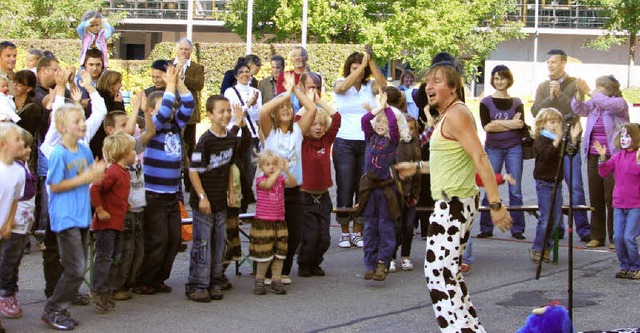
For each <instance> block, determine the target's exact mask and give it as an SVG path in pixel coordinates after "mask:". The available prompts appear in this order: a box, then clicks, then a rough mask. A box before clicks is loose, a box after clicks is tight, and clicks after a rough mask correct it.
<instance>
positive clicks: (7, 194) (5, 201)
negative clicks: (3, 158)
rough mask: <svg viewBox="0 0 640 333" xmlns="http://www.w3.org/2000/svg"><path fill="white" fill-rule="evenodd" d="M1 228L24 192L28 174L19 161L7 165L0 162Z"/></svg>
mask: <svg viewBox="0 0 640 333" xmlns="http://www.w3.org/2000/svg"><path fill="white" fill-rule="evenodd" d="M0 179H2V182H1V183H0V207H2V208H0V228H2V226H4V224H5V223H6V222H7V219H8V218H9V211H10V210H11V206H12V205H13V203H14V202H15V201H17V200H19V199H20V198H21V197H22V195H23V194H24V185H25V181H26V175H25V173H24V169H23V168H22V167H21V166H20V165H19V164H17V163H15V162H14V163H12V164H11V165H6V164H4V163H2V162H0Z"/></svg>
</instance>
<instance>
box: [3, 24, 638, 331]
mask: <svg viewBox="0 0 640 333" xmlns="http://www.w3.org/2000/svg"><path fill="white" fill-rule="evenodd" d="M112 33H113V28H112V27H111V26H110V25H108V23H107V22H106V21H104V19H103V18H102V16H101V14H100V13H98V12H88V13H87V14H86V15H85V18H84V19H83V20H82V23H81V24H80V25H79V26H78V34H79V35H80V37H81V39H82V45H83V48H82V53H81V57H80V59H81V61H80V63H83V61H82V60H83V59H84V57H85V55H86V53H87V51H89V50H93V49H98V50H101V51H103V53H102V54H103V55H104V59H103V63H104V65H105V66H106V65H107V57H106V54H107V53H106V52H104V51H106V40H107V39H108V38H109V36H110V35H111V34H112ZM365 53H367V52H365ZM37 57H43V54H42V52H30V53H29V56H28V60H29V62H28V65H27V66H28V67H29V68H32V67H35V68H40V67H42V66H44V65H43V60H40V62H39V63H38V62H36V63H34V62H33V61H36V60H34V59H35V58H37ZM369 57H370V55H365V56H364V57H363V61H368V59H369ZM43 59H44V62H46V63H47V65H48V64H49V63H50V61H51V60H50V59H51V58H49V57H47V56H44V58H43ZM183 65H184V64H183V63H180V62H178V63H177V64H176V65H175V66H173V65H168V64H167V66H166V68H162V69H163V70H165V71H166V74H165V75H164V80H165V81H166V88H165V90H164V91H155V92H152V93H150V94H149V95H148V96H147V95H146V94H145V93H139V94H137V95H136V97H135V98H134V99H133V101H132V112H131V113H130V114H127V113H126V112H125V111H124V110H116V111H111V112H107V106H106V105H105V100H104V96H102V95H101V94H100V92H98V91H97V90H96V88H95V87H94V85H93V83H92V78H91V76H90V75H89V73H88V72H87V71H85V70H82V69H81V70H80V71H78V72H77V73H76V71H75V70H74V69H72V68H68V69H59V70H57V71H56V73H55V75H54V79H55V89H52V90H51V92H50V94H49V96H48V97H46V98H45V99H44V100H43V101H42V103H43V107H45V108H46V107H49V106H50V108H51V116H50V117H51V120H50V122H44V123H49V125H48V129H47V130H46V131H42V134H43V135H42V136H41V137H36V138H34V137H33V135H31V134H30V133H29V132H27V131H26V130H24V129H22V128H20V127H18V126H17V125H15V124H14V123H17V122H18V121H20V119H21V118H20V116H19V115H18V113H17V112H16V107H15V103H14V101H13V99H12V97H11V96H10V89H9V87H10V84H11V80H9V79H8V78H7V77H5V76H2V75H0V162H1V163H0V178H2V179H3V180H5V179H6V180H9V181H3V182H2V183H1V184H0V207H2V208H0V242H1V244H0V245H1V246H0V248H1V249H2V253H1V256H0V310H1V312H2V314H3V315H4V316H6V317H9V318H17V317H20V316H21V315H22V308H21V307H20V305H19V303H18V301H17V299H16V292H17V291H18V286H17V281H18V268H19V266H20V262H21V260H22V257H23V254H24V248H25V244H27V243H29V238H28V237H29V236H28V235H29V233H30V232H31V230H32V226H33V225H34V223H36V222H37V220H38V219H37V217H38V216H37V215H36V205H35V202H36V194H37V193H38V192H40V195H41V196H43V198H44V199H43V200H44V203H45V205H44V206H43V207H42V208H41V209H43V210H45V211H46V213H45V215H48V224H47V226H46V228H45V229H46V232H45V233H46V237H47V239H48V242H47V244H46V245H47V247H48V248H49V250H51V249H55V252H56V253H54V257H55V255H59V257H55V258H54V259H50V260H49V262H55V263H54V264H53V266H55V265H58V266H60V267H59V268H58V269H57V272H58V273H57V274H58V275H59V278H54V279H52V280H53V283H51V284H50V283H49V280H50V279H49V278H48V279H47V291H46V294H47V297H48V299H47V302H46V304H45V306H44V313H43V315H42V317H41V318H42V320H43V321H44V322H45V323H47V324H49V325H50V326H51V327H53V328H56V329H60V330H72V329H74V328H75V327H77V326H78V325H79V323H78V321H77V320H76V319H74V318H72V316H71V313H70V312H69V307H70V305H71V304H72V303H78V302H80V303H82V297H79V292H78V289H79V287H80V285H81V283H82V282H83V281H84V280H85V275H86V268H87V260H88V251H87V247H88V243H89V239H90V236H89V234H90V231H91V232H92V233H93V235H94V236H95V256H94V258H93V261H94V262H93V275H92V276H93V280H92V281H91V287H90V292H89V296H90V298H91V300H92V302H93V303H94V305H95V308H96V309H97V310H98V311H100V312H108V311H110V310H112V309H114V308H115V304H116V303H115V301H120V300H126V299H129V298H131V297H132V295H131V292H134V293H138V294H144V295H150V294H155V293H157V292H171V291H172V288H171V287H170V286H168V285H166V284H165V281H166V280H167V279H168V278H169V276H170V273H171V269H172V267H173V262H174V259H175V256H176V255H177V253H178V248H179V246H180V243H181V214H180V205H181V204H182V202H183V201H185V200H184V194H183V183H182V182H183V178H182V171H183V169H186V170H188V173H187V174H188V178H189V180H190V184H191V189H190V195H189V198H188V202H187V203H188V204H189V206H190V207H191V210H192V212H193V242H192V244H191V249H190V251H191V252H190V265H189V274H188V280H187V282H186V285H185V294H186V297H187V298H188V299H189V300H192V301H195V302H209V301H211V300H221V299H223V291H224V290H228V289H230V288H231V283H230V282H229V280H228V279H227V277H226V276H225V271H226V269H227V267H228V266H229V263H230V262H231V261H233V260H237V259H239V258H240V257H241V256H242V252H241V248H240V240H239V230H238V228H239V214H240V211H241V201H242V199H243V193H247V192H246V190H247V189H246V188H243V187H244V185H243V181H242V174H243V173H244V172H245V170H247V169H251V167H252V165H249V166H248V165H247V163H249V164H255V165H257V167H258V168H259V170H260V171H261V173H260V174H259V175H258V176H257V178H255V194H256V195H255V197H256V208H255V218H254V219H253V221H252V223H251V230H250V245H249V255H250V257H251V259H252V260H253V261H254V262H255V263H256V266H255V284H254V288H253V293H254V294H256V295H265V294H266V293H267V291H268V290H270V291H271V292H273V293H275V294H279V295H283V294H286V293H287V291H286V289H285V287H284V286H285V285H287V284H290V283H291V278H290V277H289V275H290V274H291V267H292V264H293V262H294V256H295V255H296V254H297V256H298V257H297V263H298V275H299V276H300V277H310V276H324V275H325V271H324V269H323V268H322V267H321V264H322V263H323V261H324V255H325V253H326V252H327V250H328V249H329V246H330V243H331V237H330V221H331V213H332V208H333V205H332V202H331V197H330V194H329V189H330V188H331V187H332V186H333V180H332V175H331V150H332V145H333V143H334V141H335V140H336V136H337V134H338V131H339V129H340V127H341V122H342V116H341V114H340V112H338V111H339V110H336V109H335V108H334V107H333V106H331V105H330V104H329V103H328V102H327V101H326V100H323V99H322V98H321V96H320V91H319V90H318V87H317V86H312V87H311V88H307V87H306V83H305V82H307V79H309V80H311V81H313V78H314V77H317V75H316V74H314V73H305V74H302V75H301V76H300V78H299V80H300V83H297V82H295V81H294V80H295V78H294V76H293V75H292V74H285V75H284V77H283V87H284V89H285V92H284V93H282V94H280V95H277V96H275V98H274V99H272V100H271V101H269V102H266V103H265V104H264V105H263V104H262V103H259V102H257V101H255V100H252V101H251V103H249V105H245V104H244V103H235V102H234V101H230V99H228V98H227V97H225V96H222V95H213V96H210V97H209V98H208V99H207V101H206V105H205V109H206V115H207V118H208V120H209V121H210V123H211V126H210V128H209V129H208V130H207V131H205V132H204V133H203V134H202V136H201V137H200V138H199V140H198V141H197V144H196V145H195V147H193V153H192V154H191V155H190V156H188V158H185V157H186V153H185V152H184V151H183V150H186V149H185V146H184V142H183V138H182V132H183V130H184V128H185V125H186V124H187V122H188V121H189V119H190V117H191V115H192V113H193V112H198V111H197V110H194V108H195V103H194V97H193V96H192V94H191V93H190V91H189V90H188V89H187V87H186V86H185V84H184V82H183V80H182V79H181V68H182V66H183ZM237 68H238V69H239V70H240V71H242V70H244V72H242V73H240V74H243V75H245V76H246V77H243V80H244V81H247V77H248V74H247V73H248V71H247V69H248V68H249V65H248V64H245V63H239V64H238V66H237ZM362 71H364V70H363V69H360V70H359V71H358V70H357V69H356V70H355V73H356V74H357V73H361V72H362ZM245 72H246V73H245ZM240 74H239V75H240ZM74 77H77V79H76V80H74V79H73V78H74ZM74 81H75V82H76V83H77V84H78V86H79V87H76V86H75V84H74ZM244 81H243V82H244ZM67 86H69V87H70V90H67V89H66V87H67ZM80 88H81V89H82V90H84V91H83V92H81V91H80ZM83 93H86V96H89V100H90V106H91V112H90V114H88V117H87V116H85V110H84V108H83V105H82V95H83ZM238 95H239V94H238ZM65 96H70V97H72V100H73V101H74V103H68V102H67V101H66V99H65ZM258 96H259V95H258V94H254V99H255V98H257V97H258ZM238 97H239V98H240V100H241V102H242V98H241V97H240V96H238ZM256 104H258V105H259V107H258V110H257V111H258V112H257V118H258V123H259V124H258V125H259V127H258V131H257V132H256V129H255V128H254V124H255V120H256V119H255V118H256V115H255V114H253V116H250V115H249V113H248V111H249V109H251V108H253V106H254V105H256ZM260 105H261V106H260ZM362 107H363V108H365V109H366V110H367V112H366V113H364V115H363V116H362V117H361V118H360V126H361V130H362V132H363V133H364V137H365V143H366V146H365V147H366V150H365V159H364V170H365V173H364V175H363V177H362V178H361V179H360V182H359V194H360V195H359V201H358V204H357V205H356V207H357V210H358V211H359V212H360V213H361V214H362V215H363V216H364V218H365V223H364V233H363V235H362V238H361V239H362V240H363V248H364V249H363V253H364V264H365V273H364V275H363V277H364V279H365V280H374V281H384V280H385V279H386V278H387V274H388V273H389V272H395V271H397V270H398V269H399V268H402V269H403V270H412V269H413V263H412V262H411V260H410V256H411V245H412V241H413V235H414V228H415V225H416V210H417V206H418V201H419V199H420V197H421V192H428V189H425V188H423V186H422V185H423V184H424V183H423V181H422V180H421V177H420V175H419V174H418V175H414V176H411V177H402V178H401V177H398V174H397V172H396V169H395V168H394V167H393V164H395V163H397V162H411V163H414V162H415V163H418V164H417V165H418V166H419V167H425V166H424V165H423V163H422V162H419V161H420V160H421V159H422V158H421V142H422V143H424V141H428V138H429V135H430V134H431V133H432V132H433V127H430V126H426V128H425V129H424V131H422V133H421V130H420V128H421V124H420V123H419V122H418V120H417V119H415V118H414V117H412V116H410V115H408V114H407V112H406V108H407V105H406V97H405V95H404V93H403V92H401V91H400V90H398V89H397V88H395V87H393V86H385V87H383V88H382V89H381V90H380V92H379V93H378V94H377V98H376V101H375V105H371V106H369V105H362ZM251 110H253V109H251ZM253 111H256V110H253ZM253 111H252V112H253ZM140 112H142V113H143V115H142V118H144V121H143V122H142V121H141V122H140V124H138V123H139V121H138V120H139V118H140V117H139V116H140V114H139V113H140ZM253 113H255V112H253ZM425 113H426V114H427V116H428V115H429V111H428V107H427V109H426V112H425ZM562 123H563V118H562V115H561V114H560V113H559V112H558V111H557V110H555V109H553V108H545V109H542V110H541V111H540V112H539V113H538V115H537V117H536V124H535V133H534V137H535V138H536V141H535V151H536V161H535V168H534V171H533V178H534V179H535V181H536V192H537V195H538V206H539V207H540V219H539V222H538V226H537V229H536V237H535V240H534V242H533V246H532V248H531V250H530V259H531V260H532V261H534V262H539V261H541V260H542V261H545V262H548V261H549V250H548V249H549V247H550V243H548V244H546V249H547V250H545V251H543V248H545V246H544V245H543V239H544V237H545V230H546V229H547V228H546V225H547V224H548V223H551V224H552V225H553V226H554V227H556V226H557V225H559V224H560V223H561V219H562V211H561V206H562V188H561V186H558V187H557V188H556V193H553V188H554V182H556V181H558V178H557V175H556V170H557V166H558V164H559V163H560V159H561V156H560V152H559V149H560V145H561V140H562V139H563V133H562V127H561V125H562ZM579 124H580V123H579V122H576V123H575V125H574V126H573V127H571V129H570V130H569V134H570V138H571V140H570V141H571V142H567V143H566V144H567V145H572V144H573V145H575V144H576V142H577V140H578V137H579V135H580V134H581V132H582V129H581V127H580V125H579ZM258 125H256V126H258ZM100 129H103V130H104V132H105V134H106V138H105V139H104V142H103V143H102V149H101V151H102V155H103V157H104V160H99V159H94V154H93V153H92V152H91V149H90V148H89V143H90V142H91V141H92V139H93V138H94V136H95V135H96V133H97V132H98V131H99V130H100ZM45 133H46V135H44V134H45ZM437 134H438V135H440V133H437ZM254 138H259V140H260V142H261V147H262V152H260V154H259V155H258V156H257V160H255V159H252V158H249V159H247V158H246V156H247V155H249V156H253V154H254V152H253V151H251V148H250V147H252V140H253V139H254ZM34 140H37V141H36V142H37V144H35V146H37V147H39V151H40V153H41V154H40V155H41V156H40V159H42V160H41V161H45V162H48V163H46V166H45V167H43V168H42V169H41V168H39V170H38V171H40V172H39V173H36V172H35V170H30V168H29V159H30V158H31V156H34V154H32V152H31V148H32V147H34ZM612 140H613V145H615V147H616V148H617V149H618V150H619V151H617V152H616V153H614V154H610V152H608V151H607V146H603V145H600V143H599V142H596V143H595V149H596V151H597V154H598V155H599V160H598V171H599V173H600V175H601V176H602V177H606V176H607V175H609V174H611V173H615V174H616V177H615V187H614V192H613V207H614V208H615V212H614V240H615V245H616V251H617V253H618V258H619V260H620V271H619V272H618V273H617V274H616V277H618V278H630V279H640V256H639V255H638V245H637V241H636V237H637V236H638V235H640V196H639V195H637V194H638V191H637V187H638V186H637V184H638V183H639V182H640V151H639V150H638V148H639V146H640V129H638V127H637V126H636V125H635V124H624V125H623V126H622V127H621V128H620V131H619V133H618V134H617V136H616V137H615V138H613V139H612ZM418 171H419V170H418ZM423 173H424V172H423ZM39 174H40V175H41V178H40V180H41V181H42V182H41V183H40V186H39V185H38V177H37V176H38V175H39ZM44 175H46V177H44ZM560 176H561V175H560ZM507 179H508V177H507ZM551 197H555V201H554V202H551V201H550V200H549V198H551ZM343 237H344V235H343ZM358 237H361V236H359V235H358ZM343 240H344V239H343ZM549 242H550V241H549ZM399 249H401V252H400V257H399V260H397V258H398V257H397V254H398V250H399ZM460 264H461V265H462V266H461V267H462V268H461V270H462V271H465V269H464V265H467V269H468V263H465V261H464V258H461V262H460ZM45 271H47V269H45ZM49 272H51V271H49ZM51 274H52V273H45V275H46V276H47V275H49V276H51ZM54 275H55V274H54ZM80 296H81V295H80Z"/></svg>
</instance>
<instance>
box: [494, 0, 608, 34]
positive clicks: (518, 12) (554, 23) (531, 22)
mask: <svg viewBox="0 0 640 333" xmlns="http://www.w3.org/2000/svg"><path fill="white" fill-rule="evenodd" d="M538 2H539V4H538V27H539V28H557V29H602V28H603V27H604V23H605V22H606V20H607V19H608V17H605V16H604V13H603V10H602V8H597V7H590V6H587V5H584V4H580V3H579V1H567V0H565V1H558V0H553V1H551V0H539V1H538ZM535 15H536V5H535V2H534V1H533V0H525V1H521V2H519V3H518V4H517V6H516V8H515V10H514V11H513V12H512V13H510V14H509V15H508V16H507V20H508V21H515V22H521V23H524V26H525V27H527V28H533V27H535Z"/></svg>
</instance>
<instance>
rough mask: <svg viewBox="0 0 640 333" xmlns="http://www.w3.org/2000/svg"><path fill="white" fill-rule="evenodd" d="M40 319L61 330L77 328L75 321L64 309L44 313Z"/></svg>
mask: <svg viewBox="0 0 640 333" xmlns="http://www.w3.org/2000/svg"><path fill="white" fill-rule="evenodd" d="M40 319H41V320H42V321H43V322H44V323H45V324H47V325H49V326H51V327H53V328H55V329H56V330H59V331H71V330H73V329H75V328H76V325H74V323H73V322H74V321H73V320H72V319H71V318H69V317H68V316H67V315H65V313H64V312H62V311H50V312H45V313H43V314H42V317H40Z"/></svg>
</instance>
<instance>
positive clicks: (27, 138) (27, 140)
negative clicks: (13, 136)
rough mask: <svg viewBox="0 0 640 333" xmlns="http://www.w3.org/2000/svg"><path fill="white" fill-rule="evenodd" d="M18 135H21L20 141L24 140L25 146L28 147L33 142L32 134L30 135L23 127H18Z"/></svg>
mask: <svg viewBox="0 0 640 333" xmlns="http://www.w3.org/2000/svg"><path fill="white" fill-rule="evenodd" d="M20 135H21V136H22V141H24V146H25V147H30V146H31V145H32V144H33V135H31V133H29V131H27V130H25V129H24V128H20Z"/></svg>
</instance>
